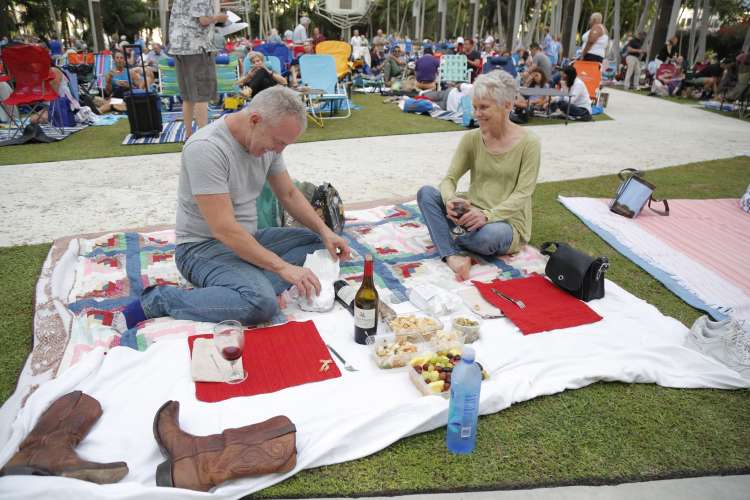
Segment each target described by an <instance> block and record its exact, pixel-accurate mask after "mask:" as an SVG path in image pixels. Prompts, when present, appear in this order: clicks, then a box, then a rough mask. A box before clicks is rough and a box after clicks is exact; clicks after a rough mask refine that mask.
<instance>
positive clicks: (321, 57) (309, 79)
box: [299, 54, 352, 127]
mask: <svg viewBox="0 0 750 500" xmlns="http://www.w3.org/2000/svg"><path fill="white" fill-rule="evenodd" d="M299 70H300V80H301V81H302V85H303V87H304V88H303V89H302V90H301V92H302V95H303V97H304V99H305V104H306V106H307V112H308V116H309V117H310V119H311V120H313V121H314V122H315V123H316V124H317V125H318V126H320V127H322V126H323V120H324V119H335V118H348V117H350V116H351V115H352V109H351V105H350V103H349V96H348V95H347V93H346V87H344V85H343V84H342V83H339V81H338V76H337V75H336V60H335V59H334V58H333V56H330V55H327V54H314V55H313V54H305V55H303V56H301V57H300V58H299ZM326 109H327V111H328V115H329V116H327V117H324V116H323V112H325V111H326ZM340 110H342V111H345V112H346V115H345V116H335V115H336V114H337V113H338V112H339V111H340Z"/></svg>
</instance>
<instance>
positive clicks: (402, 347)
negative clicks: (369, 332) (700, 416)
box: [372, 335, 417, 368]
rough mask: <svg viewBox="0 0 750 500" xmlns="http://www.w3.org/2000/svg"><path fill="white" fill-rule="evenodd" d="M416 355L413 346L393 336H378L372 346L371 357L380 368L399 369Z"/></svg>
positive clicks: (415, 349)
mask: <svg viewBox="0 0 750 500" xmlns="http://www.w3.org/2000/svg"><path fill="white" fill-rule="evenodd" d="M416 354H417V346H416V345H415V344H412V343H411V342H409V341H408V340H406V339H403V338H402V339H399V338H397V337H396V336H395V335H378V336H376V337H375V342H373V344H372V355H373V357H374V358H375V364H376V365H378V367H380V368H401V367H403V366H406V365H408V364H409V360H410V359H411V358H412V357H414V356H415V355H416Z"/></svg>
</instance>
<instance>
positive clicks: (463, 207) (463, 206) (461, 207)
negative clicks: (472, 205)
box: [451, 201, 469, 236]
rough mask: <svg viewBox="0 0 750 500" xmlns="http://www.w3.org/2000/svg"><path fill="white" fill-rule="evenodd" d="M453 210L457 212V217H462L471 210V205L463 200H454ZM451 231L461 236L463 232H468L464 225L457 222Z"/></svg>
mask: <svg viewBox="0 0 750 500" xmlns="http://www.w3.org/2000/svg"><path fill="white" fill-rule="evenodd" d="M453 211H454V212H456V218H457V219H460V218H461V217H463V215H464V214H465V213H466V212H468V211H469V205H468V204H467V203H466V202H463V201H454V202H453ZM451 232H452V233H453V234H454V235H455V236H461V235H462V234H464V233H466V229H464V228H463V226H460V225H458V224H456V225H455V226H453V229H451Z"/></svg>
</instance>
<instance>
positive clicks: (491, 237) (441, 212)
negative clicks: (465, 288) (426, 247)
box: [417, 186, 513, 258]
mask: <svg viewBox="0 0 750 500" xmlns="http://www.w3.org/2000/svg"><path fill="white" fill-rule="evenodd" d="M417 203H418V204H419V210H420V211H421V212H422V217H424V220H425V223H426V224H427V229H428V230H429V231H430V236H431V237H432V242H433V243H434V244H435V247H437V251H438V253H439V254H440V257H442V258H446V257H450V256H451V255H456V254H458V253H460V252H461V250H462V249H465V250H469V251H470V252H474V253H477V254H479V255H484V256H490V255H495V254H497V253H499V254H505V253H506V252H507V251H508V249H509V248H510V245H511V243H513V228H512V227H511V225H510V224H508V223H507V222H492V223H489V224H485V225H484V226H482V227H480V228H479V229H478V230H476V231H471V232H468V231H467V232H465V233H464V234H462V235H461V236H457V237H455V238H454V237H453V235H452V234H451V229H453V228H454V227H455V226H456V225H455V224H454V223H453V221H451V220H450V219H448V217H447V216H446V213H445V204H444V203H443V197H442V196H441V195H440V191H438V190H437V189H436V188H434V187H432V186H423V187H422V188H420V190H419V192H418V193H417Z"/></svg>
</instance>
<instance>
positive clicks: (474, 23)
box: [471, 0, 479, 37]
mask: <svg viewBox="0 0 750 500" xmlns="http://www.w3.org/2000/svg"><path fill="white" fill-rule="evenodd" d="M477 30H479V0H474V16H473V19H472V21H471V36H472V37H473V36H475V35H477V34H478V31H477Z"/></svg>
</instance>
